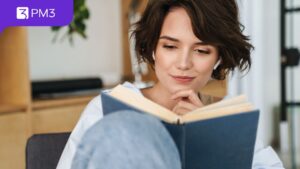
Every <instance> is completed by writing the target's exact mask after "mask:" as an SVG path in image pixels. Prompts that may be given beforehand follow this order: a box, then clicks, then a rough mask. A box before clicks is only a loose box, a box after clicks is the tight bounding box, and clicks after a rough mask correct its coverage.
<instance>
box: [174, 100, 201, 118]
mask: <svg viewBox="0 0 300 169" xmlns="http://www.w3.org/2000/svg"><path fill="white" fill-rule="evenodd" d="M197 108H198V107H197V106H195V105H193V104H191V103H188V102H185V101H180V102H178V103H177V105H176V106H175V107H174V108H173V110H172V111H173V112H175V113H176V114H179V115H184V114H186V113H188V112H191V111H193V110H195V109H197Z"/></svg>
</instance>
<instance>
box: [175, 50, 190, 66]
mask: <svg viewBox="0 0 300 169" xmlns="http://www.w3.org/2000/svg"><path fill="white" fill-rule="evenodd" d="M192 65H193V63H192V56H191V54H190V52H183V53H182V54H180V55H179V56H178V59H177V68H178V69H180V70H187V69H190V68H191V67H192Z"/></svg>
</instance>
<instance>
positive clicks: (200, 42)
mask: <svg viewBox="0 0 300 169" xmlns="http://www.w3.org/2000/svg"><path fill="white" fill-rule="evenodd" d="M159 39H166V40H170V41H174V42H180V40H179V39H176V38H173V37H170V36H166V35H164V36H161V37H159ZM194 45H209V44H208V43H205V42H203V41H198V42H195V43H194Z"/></svg>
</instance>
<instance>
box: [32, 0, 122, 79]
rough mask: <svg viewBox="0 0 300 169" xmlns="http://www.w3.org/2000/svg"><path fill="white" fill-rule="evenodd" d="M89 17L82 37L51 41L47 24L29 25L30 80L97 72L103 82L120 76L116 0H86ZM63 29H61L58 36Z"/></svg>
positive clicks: (83, 75) (88, 75)
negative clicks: (85, 34)
mask: <svg viewBox="0 0 300 169" xmlns="http://www.w3.org/2000/svg"><path fill="white" fill-rule="evenodd" d="M86 2H87V6H88V8H89V9H90V13H91V17H90V19H89V21H88V22H87V36H88V39H87V40H84V39H82V38H81V37H79V36H76V37H75V38H74V45H73V46H71V45H70V44H69V42H68V39H66V40H65V41H63V42H61V41H60V40H58V41H57V42H56V43H52V39H53V38H54V35H55V34H54V33H53V32H51V30H50V28H49V27H30V28H29V29H28V30H29V56H30V75H31V79H32V80H48V79H64V78H76V77H90V76H100V77H102V78H103V80H104V82H105V83H106V84H111V83H115V82H117V81H118V80H119V78H120V75H121V71H122V65H121V54H122V49H121V40H120V39H121V21H120V18H121V7H120V1H119V0H111V1H108V0H88V1H86ZM64 33H65V31H62V32H60V37H61V36H63V34H64Z"/></svg>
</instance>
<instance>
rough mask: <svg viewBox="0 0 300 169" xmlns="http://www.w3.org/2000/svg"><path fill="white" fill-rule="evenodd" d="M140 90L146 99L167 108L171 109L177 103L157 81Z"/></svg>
mask: <svg viewBox="0 0 300 169" xmlns="http://www.w3.org/2000/svg"><path fill="white" fill-rule="evenodd" d="M141 92H142V93H143V95H144V96H145V97H146V98H147V99H149V100H152V101H153V102H155V103H157V104H159V105H161V106H163V107H165V108H167V109H169V110H172V109H173V107H174V106H175V105H176V103H177V101H176V100H173V99H171V96H172V94H171V93H170V92H168V91H167V89H165V88H163V86H161V85H160V84H159V83H157V84H155V85H154V86H153V87H151V88H146V89H142V90H141Z"/></svg>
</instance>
